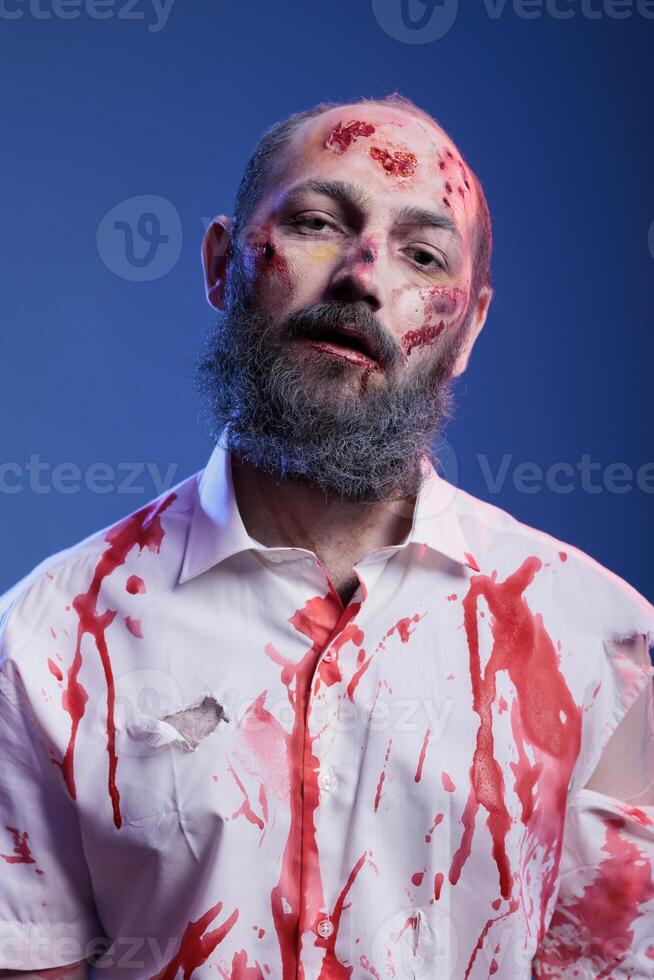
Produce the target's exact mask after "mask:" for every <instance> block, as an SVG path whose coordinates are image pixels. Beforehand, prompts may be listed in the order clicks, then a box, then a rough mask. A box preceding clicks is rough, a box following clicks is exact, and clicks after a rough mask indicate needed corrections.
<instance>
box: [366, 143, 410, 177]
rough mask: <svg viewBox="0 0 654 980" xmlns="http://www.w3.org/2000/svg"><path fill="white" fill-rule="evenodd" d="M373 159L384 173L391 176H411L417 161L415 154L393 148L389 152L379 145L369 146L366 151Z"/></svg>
mask: <svg viewBox="0 0 654 980" xmlns="http://www.w3.org/2000/svg"><path fill="white" fill-rule="evenodd" d="M368 152H369V153H370V156H371V157H372V158H373V160H376V161H377V163H378V164H379V165H380V167H381V168H382V170H383V171H384V173H387V174H388V175H389V176H391V177H412V176H413V175H414V173H415V172H416V167H417V166H418V161H417V159H416V157H415V154H413V153H409V152H407V151H405V150H395V151H394V152H393V153H389V151H388V150H385V149H383V148H382V147H381V146H371V147H370V150H369V151H368Z"/></svg>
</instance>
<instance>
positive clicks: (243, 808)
mask: <svg viewBox="0 0 654 980" xmlns="http://www.w3.org/2000/svg"><path fill="white" fill-rule="evenodd" d="M227 768H228V769H229V771H230V772H231V774H232V776H233V777H234V780H235V782H236V785H237V786H238V788H239V789H240V791H241V793H242V794H243V802H242V803H241V805H240V807H239V808H238V810H235V811H234V813H232V815H231V817H230V818H229V819H230V820H235V819H236V817H238V816H240V815H241V814H243V816H244V817H245V819H246V820H249V821H250V823H253V824H256V825H257V827H258V828H259V830H263V829H264V827H265V824H264V822H263V820H262V819H261V817H259V816H257V814H256V813H255V812H254V810H253V809H252V806H251V804H250V797H249V796H248V792H247V790H246V788H245V786H244V785H243V783H242V782H241V780H240V779H239V777H238V775H237V773H236V771H235V770H234V767H233V766H232V765H228V766H227ZM262 785H263V784H262ZM259 802H261V794H259Z"/></svg>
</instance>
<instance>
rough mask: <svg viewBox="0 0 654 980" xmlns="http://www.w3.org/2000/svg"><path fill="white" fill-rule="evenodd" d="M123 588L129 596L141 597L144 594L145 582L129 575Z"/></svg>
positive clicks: (136, 576)
mask: <svg viewBox="0 0 654 980" xmlns="http://www.w3.org/2000/svg"><path fill="white" fill-rule="evenodd" d="M125 588H126V589H127V591H128V592H129V593H130V595H142V594H143V593H144V592H145V582H144V581H143V579H142V578H139V576H138V575H130V577H129V578H128V579H127V583H126V585H125Z"/></svg>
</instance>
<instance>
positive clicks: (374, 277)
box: [329, 242, 382, 313]
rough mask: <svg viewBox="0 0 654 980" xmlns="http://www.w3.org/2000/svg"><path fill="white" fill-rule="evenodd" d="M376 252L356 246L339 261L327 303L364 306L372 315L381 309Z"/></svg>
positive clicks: (361, 245)
mask: <svg viewBox="0 0 654 980" xmlns="http://www.w3.org/2000/svg"><path fill="white" fill-rule="evenodd" d="M377 265H378V263H377V249H376V247H375V246H374V245H373V244H372V243H370V242H365V243H364V244H358V245H357V247H356V248H353V249H352V250H350V251H349V252H348V254H347V255H345V256H344V257H343V260H342V262H341V263H340V264H339V266H338V268H337V269H336V270H335V271H334V274H333V276H332V279H331V281H330V284H329V296H330V299H333V300H336V301H337V302H341V303H357V302H358V303H366V304H367V306H368V308H369V309H370V311H371V312H372V313H377V312H378V311H379V310H380V309H381V306H382V298H381V288H380V284H379V271H378V268H377Z"/></svg>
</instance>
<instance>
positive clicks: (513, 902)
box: [463, 898, 520, 980]
mask: <svg viewBox="0 0 654 980" xmlns="http://www.w3.org/2000/svg"><path fill="white" fill-rule="evenodd" d="M519 905H520V903H519V901H518V899H517V898H512V899H511V901H510V902H509V907H508V909H507V910H506V911H505V912H502V914H501V915H497V916H495V918H494V919H487V920H486V924H485V925H484V928H483V929H482V930H481V933H480V934H479V939H478V940H477V942H476V944H475V948H474V949H473V951H472V954H471V956H470V959H469V961H468V966H467V967H466V972H465V974H464V978H463V980H468V977H469V976H470V973H471V971H472V968H473V966H474V965H475V960H476V959H477V954H478V953H479V951H480V950H481V948H482V946H483V945H484V942H485V940H486V936H487V935H488V933H489V931H490V929H491V928H492V927H493V926H494V925H495V923H496V922H499V921H500V920H501V919H505V918H506V917H507V915H513V913H514V912H515V911H516V909H517V908H518V907H519Z"/></svg>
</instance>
